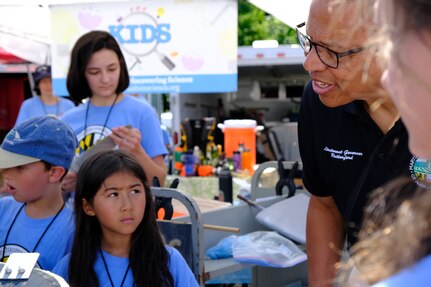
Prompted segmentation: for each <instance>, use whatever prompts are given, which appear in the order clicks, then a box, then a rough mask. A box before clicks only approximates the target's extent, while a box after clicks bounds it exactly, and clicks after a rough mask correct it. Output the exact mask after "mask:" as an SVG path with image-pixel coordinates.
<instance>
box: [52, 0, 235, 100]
mask: <svg viewBox="0 0 431 287" xmlns="http://www.w3.org/2000/svg"><path fill="white" fill-rule="evenodd" d="M237 10H238V7H237V1H236V0H187V1H184V0H182V1H181V0H157V1H128V2H106V3H91V4H88V3H85V4H84V3H81V4H69V5H54V6H51V30H52V45H51V55H52V77H53V89H54V91H53V92H54V94H56V95H67V94H68V92H67V89H66V77H67V71H68V69H69V62H70V51H71V50H72V48H73V45H74V44H75V42H76V40H77V39H78V38H79V37H80V36H81V35H83V34H85V33H87V32H89V31H91V30H105V31H108V32H110V33H111V34H112V35H113V36H114V37H115V39H116V40H117V42H118V43H119V44H120V47H121V49H122V51H123V54H124V57H125V59H126V62H127V66H128V70H129V75H130V86H129V88H128V89H127V91H126V93H129V94H133V93H140V94H144V93H151V94H162V93H163V94H165V93H221V92H234V91H236V90H237V30H238V29H237V25H238V24H237V23H238V22H237V19H238V16H237Z"/></svg>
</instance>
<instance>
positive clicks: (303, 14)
mask: <svg viewBox="0 0 431 287" xmlns="http://www.w3.org/2000/svg"><path fill="white" fill-rule="evenodd" d="M118 1H119V0H91V1H88V0H45V1H41V0H39V1H36V0H2V1H1V3H0V47H1V48H3V49H5V50H6V51H8V52H10V53H12V54H14V55H16V56H18V57H20V58H22V59H25V60H27V61H30V62H33V63H36V64H50V63H51V59H50V45H51V22H50V21H51V18H50V11H49V5H54V4H70V3H84V2H118ZM120 1H121V0H120ZM122 1H133V0H122ZM134 1H136V2H143V1H142V0H140V1H137V0H134ZM202 1H213V0H202ZM249 1H250V2H251V3H253V4H254V5H256V6H257V7H259V8H260V9H262V10H264V11H266V12H268V13H269V14H272V15H273V16H274V17H276V18H278V19H279V20H280V21H282V22H284V23H286V24H287V25H289V26H290V27H295V25H297V24H299V23H301V22H304V21H306V19H307V17H308V9H309V6H310V2H311V0H294V1H293V0H291V1H288V0H285V1H280V0H249Z"/></svg>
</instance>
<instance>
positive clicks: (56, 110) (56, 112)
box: [39, 98, 60, 117]
mask: <svg viewBox="0 0 431 287" xmlns="http://www.w3.org/2000/svg"><path fill="white" fill-rule="evenodd" d="M39 100H40V104H41V105H42V109H43V112H44V113H45V115H48V111H47V110H46V107H45V104H44V103H43V101H42V98H39ZM59 115H60V99H58V101H57V103H56V104H55V116H56V117H58V116H59Z"/></svg>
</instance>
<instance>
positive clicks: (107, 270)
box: [99, 246, 130, 287]
mask: <svg viewBox="0 0 431 287" xmlns="http://www.w3.org/2000/svg"><path fill="white" fill-rule="evenodd" d="M99 251H100V255H101V256H102V260H103V265H104V266H105V270H106V274H108V278H109V282H111V286H112V287H115V286H114V282H113V281H112V278H111V273H109V269H108V265H107V264H106V260H105V256H103V251H102V248H100V246H99ZM129 269H130V263H129V265H127V269H126V272H125V273H124V276H123V280H121V285H120V287H123V284H124V281H126V277H127V273H129Z"/></svg>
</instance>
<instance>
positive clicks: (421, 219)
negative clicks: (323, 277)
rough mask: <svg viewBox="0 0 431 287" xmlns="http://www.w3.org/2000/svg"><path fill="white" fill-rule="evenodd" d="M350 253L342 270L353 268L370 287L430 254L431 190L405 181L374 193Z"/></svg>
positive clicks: (404, 178) (410, 180)
mask: <svg viewBox="0 0 431 287" xmlns="http://www.w3.org/2000/svg"><path fill="white" fill-rule="evenodd" d="M350 251H351V253H352V256H351V257H350V259H349V260H348V261H347V262H346V263H345V264H342V268H343V269H347V270H349V269H352V268H353V267H356V268H357V269H358V271H359V273H360V274H359V277H360V279H362V280H365V281H367V282H368V283H370V284H373V283H376V282H378V281H380V280H382V279H385V278H387V277H389V276H391V275H393V274H395V273H397V272H399V271H400V270H401V269H403V268H405V267H408V266H410V265H412V264H413V263H414V262H416V261H418V260H420V259H421V258H423V257H424V256H426V255H427V254H429V253H430V251H431V190H426V189H424V188H422V187H420V186H418V184H417V183H416V182H414V181H413V180H412V179H411V178H408V177H402V178H398V179H396V180H393V181H391V182H389V183H388V184H386V185H385V186H383V187H380V188H378V189H376V190H375V191H374V192H373V193H372V194H371V196H370V199H369V203H368V205H367V206H366V209H365V212H364V219H363V225H362V228H361V231H360V233H359V242H358V243H357V244H355V245H354V246H353V247H352V248H351V250H350ZM342 273H343V274H344V275H346V274H347V273H348V272H342ZM342 279H345V278H342Z"/></svg>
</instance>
